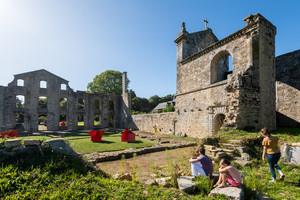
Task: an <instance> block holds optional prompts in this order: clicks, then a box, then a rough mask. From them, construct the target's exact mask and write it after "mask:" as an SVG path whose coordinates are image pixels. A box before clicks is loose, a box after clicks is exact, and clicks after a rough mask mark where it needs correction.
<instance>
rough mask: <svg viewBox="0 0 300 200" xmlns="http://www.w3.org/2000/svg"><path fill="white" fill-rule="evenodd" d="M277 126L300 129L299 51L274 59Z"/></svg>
mask: <svg viewBox="0 0 300 200" xmlns="http://www.w3.org/2000/svg"><path fill="white" fill-rule="evenodd" d="M276 110H277V125H278V126H285V127H286V126H292V127H300V50H297V51H294V52H291V53H287V54H284V55H281V56H278V57H276Z"/></svg>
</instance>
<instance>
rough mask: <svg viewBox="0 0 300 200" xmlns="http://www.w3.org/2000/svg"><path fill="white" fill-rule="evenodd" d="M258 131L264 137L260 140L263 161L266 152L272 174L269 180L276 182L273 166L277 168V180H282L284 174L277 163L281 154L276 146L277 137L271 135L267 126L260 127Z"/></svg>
mask: <svg viewBox="0 0 300 200" xmlns="http://www.w3.org/2000/svg"><path fill="white" fill-rule="evenodd" d="M260 133H261V135H262V136H263V137H264V140H263V141H262V145H263V147H264V150H263V155H262V159H263V161H265V156H266V154H267V158H268V162H269V166H270V171H271V175H272V180H271V181H270V182H276V172H275V168H277V171H278V173H279V174H280V179H279V180H283V179H284V174H283V173H282V171H281V169H280V167H279V165H278V164H277V163H278V161H279V159H280V156H281V154H280V149H279V147H278V138H277V137H274V136H271V133H270V131H269V130H268V129H267V128H263V129H261V131H260Z"/></svg>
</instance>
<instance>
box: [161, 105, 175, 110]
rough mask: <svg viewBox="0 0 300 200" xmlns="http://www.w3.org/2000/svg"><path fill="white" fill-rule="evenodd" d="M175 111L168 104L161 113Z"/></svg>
mask: <svg viewBox="0 0 300 200" xmlns="http://www.w3.org/2000/svg"><path fill="white" fill-rule="evenodd" d="M174 111H175V107H174V106H173V105H172V104H170V105H168V106H167V107H166V108H164V109H163V112H174Z"/></svg>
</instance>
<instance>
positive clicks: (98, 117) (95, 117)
mask: <svg viewBox="0 0 300 200" xmlns="http://www.w3.org/2000/svg"><path fill="white" fill-rule="evenodd" d="M99 125H100V115H94V126H99Z"/></svg>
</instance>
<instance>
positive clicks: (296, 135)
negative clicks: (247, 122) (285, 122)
mask: <svg viewBox="0 0 300 200" xmlns="http://www.w3.org/2000/svg"><path fill="white" fill-rule="evenodd" d="M271 134H272V135H273V136H276V137H278V138H279V140H280V142H281V143H284V142H287V143H294V142H300V128H290V127H288V128H287V127H279V128H277V129H276V130H275V131H271ZM215 136H216V137H220V138H221V141H222V142H228V141H229V140H240V139H243V138H245V137H257V136H260V133H259V132H249V131H243V130H225V131H224V130H222V131H219V132H218V133H217V134H216V135H215Z"/></svg>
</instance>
